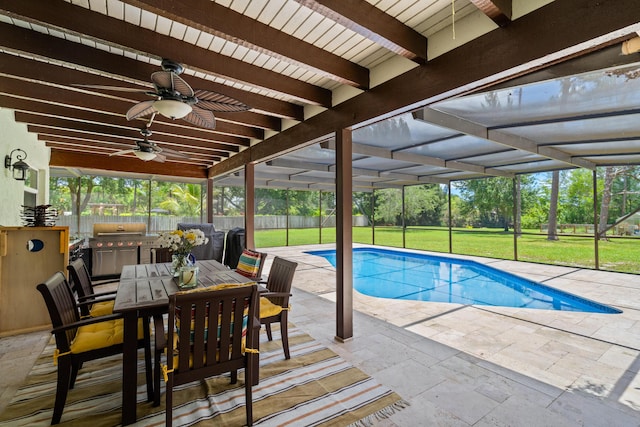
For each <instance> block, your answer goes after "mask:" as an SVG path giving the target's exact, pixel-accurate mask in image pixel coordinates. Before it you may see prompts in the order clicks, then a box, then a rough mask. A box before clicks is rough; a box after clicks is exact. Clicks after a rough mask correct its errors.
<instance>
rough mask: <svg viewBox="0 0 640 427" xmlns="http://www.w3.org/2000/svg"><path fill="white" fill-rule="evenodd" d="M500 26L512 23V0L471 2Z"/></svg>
mask: <svg viewBox="0 0 640 427" xmlns="http://www.w3.org/2000/svg"><path fill="white" fill-rule="evenodd" d="M469 1H470V2H471V3H473V4H474V5H475V6H476V7H477V8H478V9H480V11H481V12H482V13H484V14H485V15H487V16H488V17H489V18H491V20H492V21H493V22H495V23H496V24H497V25H498V26H500V27H504V26H507V25H509V23H510V22H511V10H512V4H511V3H512V0H469Z"/></svg>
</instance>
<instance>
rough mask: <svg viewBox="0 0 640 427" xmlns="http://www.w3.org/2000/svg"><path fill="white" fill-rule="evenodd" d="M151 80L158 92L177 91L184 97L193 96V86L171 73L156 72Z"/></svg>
mask: <svg viewBox="0 0 640 427" xmlns="http://www.w3.org/2000/svg"><path fill="white" fill-rule="evenodd" d="M151 80H152V81H153V84H154V85H155V86H156V88H158V90H162V89H165V90H171V91H177V92H180V94H181V95H183V96H193V89H191V86H189V84H188V83H187V82H185V81H184V80H183V79H182V77H180V76H179V75H177V74H176V73H172V72H171V71H156V72H155V73H153V74H151Z"/></svg>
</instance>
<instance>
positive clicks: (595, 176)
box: [593, 168, 600, 270]
mask: <svg viewBox="0 0 640 427" xmlns="http://www.w3.org/2000/svg"><path fill="white" fill-rule="evenodd" d="M599 222H600V221H598V169H597V168H596V169H594V170H593V249H594V252H595V257H594V260H595V264H596V270H600V250H599V249H598V239H599V236H598V223H599Z"/></svg>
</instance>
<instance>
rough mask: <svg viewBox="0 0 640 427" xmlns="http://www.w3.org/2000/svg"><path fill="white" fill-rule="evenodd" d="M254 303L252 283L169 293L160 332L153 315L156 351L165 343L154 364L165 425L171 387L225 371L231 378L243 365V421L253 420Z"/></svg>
mask: <svg viewBox="0 0 640 427" xmlns="http://www.w3.org/2000/svg"><path fill="white" fill-rule="evenodd" d="M257 309H258V288H257V285H255V284H253V285H240V284H237V285H224V287H223V288H221V289H216V287H215V286H213V287H211V288H205V289H194V290H191V291H183V292H177V293H175V294H174V295H172V296H170V297H169V315H168V331H167V334H166V335H165V333H164V322H163V319H162V316H156V317H154V319H155V328H156V329H155V337H156V351H158V350H159V349H163V348H166V365H164V366H161V367H160V369H158V366H157V365H156V370H157V371H156V372H160V371H162V373H163V375H164V380H165V382H166V393H165V394H166V397H165V399H166V421H165V422H166V425H167V426H171V425H172V420H173V390H174V387H178V386H180V385H182V384H186V383H189V382H192V381H195V380H198V379H205V378H208V377H212V376H214V375H220V374H223V373H226V372H230V373H231V384H235V383H236V382H237V380H238V370H239V369H243V368H244V370H245V378H244V388H245V411H246V418H247V421H246V422H247V425H249V426H250V425H252V424H253V405H252V402H253V397H252V383H253V378H254V375H256V373H255V372H254V366H257V363H255V364H254V362H256V359H255V358H257V357H258V351H257V348H258V342H257V340H258V335H259V329H260V323H259V320H258V313H257ZM238 319H241V320H240V321H238ZM167 344H169V345H168V347H167ZM157 361H158V360H157V359H156V362H157ZM158 378H159V377H158ZM158 381H159V380H158ZM158 390H159V386H158ZM158 396H159V393H156V401H155V402H154V404H159V403H160V402H159V397H158Z"/></svg>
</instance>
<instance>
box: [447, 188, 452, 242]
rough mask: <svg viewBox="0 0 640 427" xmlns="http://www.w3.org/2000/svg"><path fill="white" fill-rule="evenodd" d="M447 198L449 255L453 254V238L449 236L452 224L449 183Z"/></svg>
mask: <svg viewBox="0 0 640 427" xmlns="http://www.w3.org/2000/svg"><path fill="white" fill-rule="evenodd" d="M447 192H448V194H447V196H448V204H449V224H448V225H449V253H450V254H452V253H453V238H452V236H451V224H453V219H452V216H453V215H452V213H451V181H449V182H448V183H447Z"/></svg>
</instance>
